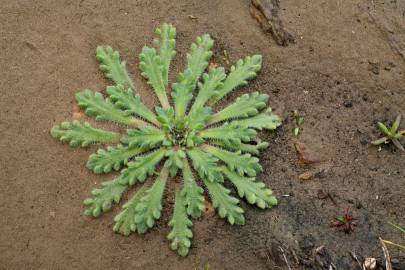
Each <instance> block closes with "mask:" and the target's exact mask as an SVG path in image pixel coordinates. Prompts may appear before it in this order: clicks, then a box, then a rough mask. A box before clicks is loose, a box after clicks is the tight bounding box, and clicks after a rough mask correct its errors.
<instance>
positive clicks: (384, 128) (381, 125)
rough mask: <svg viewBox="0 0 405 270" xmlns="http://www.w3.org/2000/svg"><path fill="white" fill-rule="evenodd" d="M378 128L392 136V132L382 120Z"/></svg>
mask: <svg viewBox="0 0 405 270" xmlns="http://www.w3.org/2000/svg"><path fill="white" fill-rule="evenodd" d="M377 126H378V128H379V129H380V131H381V132H382V133H384V134H386V135H388V136H389V137H391V136H392V134H391V132H390V131H389V130H388V128H387V127H386V126H385V125H384V124H383V123H381V122H378V123H377Z"/></svg>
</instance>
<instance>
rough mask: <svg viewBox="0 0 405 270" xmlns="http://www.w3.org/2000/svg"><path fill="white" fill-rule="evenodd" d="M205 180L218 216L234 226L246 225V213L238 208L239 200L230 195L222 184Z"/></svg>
mask: <svg viewBox="0 0 405 270" xmlns="http://www.w3.org/2000/svg"><path fill="white" fill-rule="evenodd" d="M203 180H204V184H205V186H206V187H207V189H208V192H209V194H210V197H211V200H212V205H213V206H214V208H215V209H217V212H218V215H219V216H220V217H221V218H225V219H227V220H228V222H229V223H230V224H232V225H233V224H238V225H244V224H245V217H244V216H243V213H244V211H243V209H242V208H240V207H239V206H238V203H239V200H238V199H236V198H235V197H232V196H231V195H229V193H231V192H230V191H229V190H228V189H227V188H225V187H224V186H223V185H222V184H221V183H217V182H211V181H208V180H206V179H203Z"/></svg>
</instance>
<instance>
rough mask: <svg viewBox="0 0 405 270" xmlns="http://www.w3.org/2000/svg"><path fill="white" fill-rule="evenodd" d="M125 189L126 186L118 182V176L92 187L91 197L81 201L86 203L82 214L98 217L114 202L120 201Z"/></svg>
mask: <svg viewBox="0 0 405 270" xmlns="http://www.w3.org/2000/svg"><path fill="white" fill-rule="evenodd" d="M126 190H127V186H126V185H122V184H121V183H120V178H119V177H117V178H115V179H113V180H111V181H106V182H103V183H102V184H101V187H100V188H97V189H94V190H93V191H92V192H91V194H92V195H93V197H91V198H87V199H85V200H84V202H83V203H84V204H85V205H87V209H86V210H85V211H84V214H85V215H86V216H93V217H98V216H99V215H101V214H102V213H105V212H107V211H108V210H110V209H111V207H112V205H113V204H114V203H119V202H120V200H121V197H122V195H123V194H124V192H125V191H126Z"/></svg>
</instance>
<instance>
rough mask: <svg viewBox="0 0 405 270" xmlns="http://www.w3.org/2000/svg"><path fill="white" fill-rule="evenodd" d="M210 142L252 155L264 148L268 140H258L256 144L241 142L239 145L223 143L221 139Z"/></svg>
mask: <svg viewBox="0 0 405 270" xmlns="http://www.w3.org/2000/svg"><path fill="white" fill-rule="evenodd" d="M211 143H212V144H215V145H218V146H221V147H223V148H226V149H230V150H236V151H242V152H244V153H250V154H253V155H258V154H259V150H262V149H266V148H267V147H268V146H269V143H268V142H258V143H257V144H246V143H241V144H240V145H229V144H225V143H224V142H223V141H211Z"/></svg>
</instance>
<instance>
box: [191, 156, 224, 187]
mask: <svg viewBox="0 0 405 270" xmlns="http://www.w3.org/2000/svg"><path fill="white" fill-rule="evenodd" d="M187 154H188V155H189V157H190V158H191V160H192V162H193V167H194V169H195V170H196V171H197V172H198V174H199V175H200V177H201V178H206V179H208V180H209V181H211V182H223V181H224V178H223V176H222V174H221V171H220V169H219V166H218V163H217V162H218V159H216V158H215V157H214V156H212V155H211V154H209V153H205V152H203V151H201V150H200V149H198V148H193V149H188V150H187Z"/></svg>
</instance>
